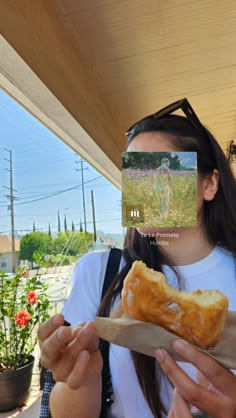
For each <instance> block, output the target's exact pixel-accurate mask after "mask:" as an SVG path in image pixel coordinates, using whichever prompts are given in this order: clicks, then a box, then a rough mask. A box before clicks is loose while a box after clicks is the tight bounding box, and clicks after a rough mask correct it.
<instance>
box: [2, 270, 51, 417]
mask: <svg viewBox="0 0 236 418" xmlns="http://www.w3.org/2000/svg"><path fill="white" fill-rule="evenodd" d="M26 275H27V273H26V272H25V271H23V270H22V269H21V270H20V271H18V272H17V274H15V275H14V276H13V277H8V276H7V275H6V274H5V273H0V412H3V411H10V410H11V409H14V408H16V407H20V406H22V405H24V403H25V401H26V400H27V398H28V395H29V389H30V384H31V378H32V371H33V365H34V356H33V352H34V347H35V345H36V343H37V333H36V331H37V327H38V325H39V324H40V323H42V322H43V321H45V320H46V319H47V318H48V317H49V310H50V304H49V299H48V296H47V289H48V285H47V284H45V283H43V282H42V280H41V279H40V276H39V275H36V276H34V277H29V278H27V277H26Z"/></svg>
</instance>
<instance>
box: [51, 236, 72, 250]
mask: <svg viewBox="0 0 236 418" xmlns="http://www.w3.org/2000/svg"><path fill="white" fill-rule="evenodd" d="M67 234H68V233H67ZM67 234H66V233H64V232H58V234H57V237H56V238H55V239H54V240H53V242H52V250H51V253H52V254H54V255H57V254H63V253H64V254H65V249H66V248H67V244H68V242H69V237H68V235H67Z"/></svg>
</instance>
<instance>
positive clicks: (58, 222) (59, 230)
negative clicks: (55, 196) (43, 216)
mask: <svg viewBox="0 0 236 418" xmlns="http://www.w3.org/2000/svg"><path fill="white" fill-rule="evenodd" d="M57 225H58V226H57V230H58V232H61V221H60V215H59V210H58V211H57Z"/></svg>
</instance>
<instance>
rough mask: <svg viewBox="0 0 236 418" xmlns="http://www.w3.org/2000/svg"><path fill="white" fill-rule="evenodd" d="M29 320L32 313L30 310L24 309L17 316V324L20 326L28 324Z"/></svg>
mask: <svg viewBox="0 0 236 418" xmlns="http://www.w3.org/2000/svg"><path fill="white" fill-rule="evenodd" d="M29 320H30V314H29V312H27V311H24V310H22V311H20V312H18V313H17V314H16V316H15V322H16V325H19V326H20V327H23V326H25V325H27V324H28V322H29Z"/></svg>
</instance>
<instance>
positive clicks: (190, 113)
mask: <svg viewBox="0 0 236 418" xmlns="http://www.w3.org/2000/svg"><path fill="white" fill-rule="evenodd" d="M179 109H181V110H182V111H183V112H184V114H185V116H186V117H187V119H188V120H189V122H190V123H191V124H192V126H193V127H194V129H195V130H196V131H197V133H198V134H200V135H204V136H205V135H206V130H205V128H204V126H203V125H202V124H201V122H200V120H199V119H198V117H197V115H196V113H195V112H194V110H193V108H192V106H191V105H190V103H189V101H188V100H187V99H186V98H185V99H181V100H178V101H176V102H174V103H171V104H170V105H168V106H166V107H164V108H163V109H161V110H158V112H155V113H153V114H151V115H148V116H146V117H145V118H143V119H141V120H139V121H138V122H136V123H134V124H133V125H132V126H131V127H130V128H129V129H128V131H127V132H126V133H125V134H126V136H127V138H128V139H129V138H130V136H131V135H132V133H133V130H134V128H135V126H136V125H137V124H139V123H140V122H143V121H145V120H147V119H153V118H154V119H160V118H164V117H165V116H168V115H170V114H171V113H173V112H176V111H177V110H179Z"/></svg>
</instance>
